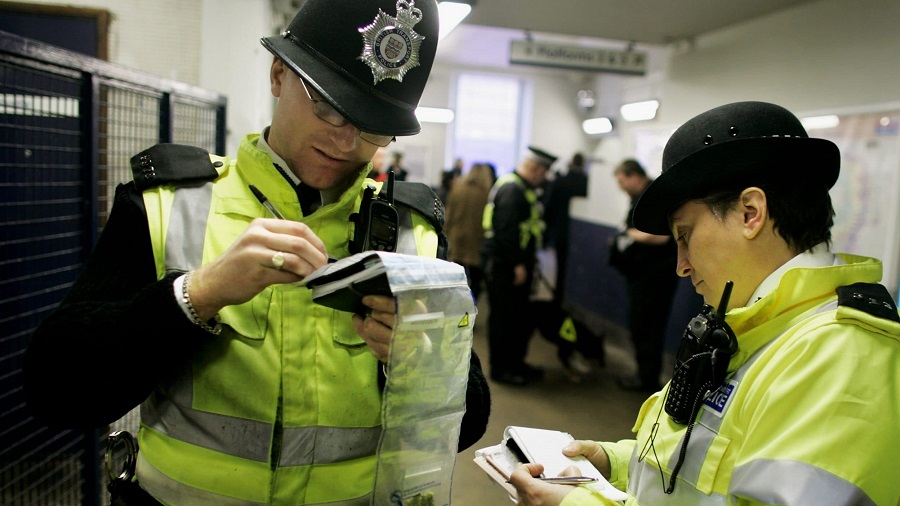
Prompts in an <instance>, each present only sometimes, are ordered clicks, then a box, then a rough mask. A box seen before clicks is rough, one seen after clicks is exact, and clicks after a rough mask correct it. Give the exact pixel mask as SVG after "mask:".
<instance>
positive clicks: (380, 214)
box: [350, 171, 400, 254]
mask: <svg viewBox="0 0 900 506" xmlns="http://www.w3.org/2000/svg"><path fill="white" fill-rule="evenodd" d="M385 186H386V188H384V189H383V190H384V191H381V192H379V193H378V194H377V195H376V194H375V187H374V186H372V185H369V186H368V187H367V188H366V189H365V191H363V198H362V204H360V206H359V213H356V214H354V215H353V216H351V217H350V219H351V221H353V222H354V223H355V224H356V228H355V229H354V232H353V241H351V242H350V253H351V254H353V253H359V252H362V251H368V250H379V251H397V235H398V233H399V228H400V215H399V213H398V212H397V209H396V208H395V207H394V172H393V171H389V172H388V180H387V181H386V182H385Z"/></svg>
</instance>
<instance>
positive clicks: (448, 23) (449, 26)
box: [438, 0, 475, 40]
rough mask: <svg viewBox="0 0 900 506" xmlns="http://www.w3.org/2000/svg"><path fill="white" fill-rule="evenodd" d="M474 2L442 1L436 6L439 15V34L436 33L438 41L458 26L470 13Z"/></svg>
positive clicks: (472, 0)
mask: <svg viewBox="0 0 900 506" xmlns="http://www.w3.org/2000/svg"><path fill="white" fill-rule="evenodd" d="M474 3H475V0H469V1H468V2H467V1H465V0H456V1H444V2H440V3H439V4H438V12H439V15H440V32H438V40H441V39H443V38H444V37H446V36H447V34H449V33H450V32H451V31H452V30H453V29H454V28H456V25H458V24H459V23H460V22H461V21H462V20H463V19H465V17H466V16H468V15H469V13H470V12H472V4H474Z"/></svg>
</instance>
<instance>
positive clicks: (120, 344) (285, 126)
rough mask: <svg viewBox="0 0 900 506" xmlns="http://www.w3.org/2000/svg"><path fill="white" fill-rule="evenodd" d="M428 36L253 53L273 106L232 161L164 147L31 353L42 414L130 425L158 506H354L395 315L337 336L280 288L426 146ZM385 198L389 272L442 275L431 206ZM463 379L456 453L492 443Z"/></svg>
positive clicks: (315, 19) (360, 22)
mask: <svg viewBox="0 0 900 506" xmlns="http://www.w3.org/2000/svg"><path fill="white" fill-rule="evenodd" d="M437 35H438V12H437V4H436V2H435V0H367V1H365V2H361V1H358V0H308V1H306V2H305V3H304V4H303V6H302V8H301V9H300V11H299V12H298V14H297V15H296V17H295V18H294V20H293V21H292V22H291V24H290V26H289V27H288V29H287V30H285V31H284V32H283V33H282V34H280V35H277V36H272V37H266V38H264V39H262V44H263V45H264V46H265V48H266V49H268V50H269V51H270V52H272V53H273V55H274V58H273V62H272V65H271V70H270V81H271V90H272V94H273V95H274V96H275V97H277V98H278V101H277V105H276V106H275V112H274V116H273V118H272V123H271V126H269V127H268V128H267V129H265V130H264V131H263V133H262V134H261V135H260V134H251V135H248V136H247V137H246V138H245V139H244V140H243V142H242V144H241V146H240V148H239V151H238V154H237V157H236V158H220V157H213V158H212V161H211V160H210V157H209V156H208V155H207V154H205V152H204V153H200V154H199V155H198V153H197V150H192V149H189V148H186V147H183V146H172V145H159V146H155V147H153V148H150V149H148V150H147V151H145V152H143V153H141V154H139V155H138V156H136V157H135V158H134V159H133V168H134V172H135V181H134V182H133V183H130V184H128V185H122V186H120V187H119V189H118V191H117V195H116V201H115V205H114V207H113V210H112V214H111V216H110V220H109V222H108V224H107V226H106V227H105V229H104V231H103V235H102V237H101V238H100V241H99V243H98V245H97V247H96V249H95V251H94V253H93V255H92V256H91V258H90V260H89V261H88V263H87V265H86V267H85V269H84V272H83V274H82V275H81V277H80V278H79V280H78V281H77V282H76V284H75V285H74V286H73V287H72V290H71V292H70V294H69V295H68V297H67V299H66V300H65V301H64V302H63V304H62V305H61V306H60V307H59V309H58V311H56V312H55V313H54V314H53V315H52V316H50V317H49V318H47V319H46V320H45V321H44V322H43V323H42V325H41V326H40V328H39V329H38V330H37V332H36V333H35V335H34V339H33V341H32V345H31V347H30V349H29V350H28V356H27V358H26V364H25V366H26V367H25V374H26V377H25V381H26V388H27V393H28V398H29V403H30V406H31V407H32V409H33V411H34V412H35V414H36V415H37V416H38V417H39V418H40V419H41V420H43V421H46V422H47V423H52V424H61V425H66V426H78V427H84V426H87V427H96V426H101V425H103V424H107V423H110V422H112V421H114V420H116V419H118V418H119V417H121V416H122V415H124V414H125V413H126V412H128V411H129V410H130V409H131V408H133V407H134V406H136V405H137V404H139V403H142V405H141V418H142V419H141V422H142V427H141V431H140V433H139V442H140V445H139V446H140V452H139V453H138V462H137V478H138V481H139V485H140V487H141V488H140V490H141V491H146V492H147V493H149V496H152V497H153V498H154V499H155V500H158V501H160V502H163V503H166V504H292V505H294V504H345V505H350V504H360V505H362V504H369V503H370V501H371V500H372V492H373V484H374V482H375V469H376V464H377V462H376V455H375V452H376V449H377V446H378V441H379V437H380V435H381V433H382V427H381V400H382V391H381V386H380V383H382V382H383V380H384V376H379V375H380V374H382V373H381V371H382V366H381V363H383V362H384V361H386V360H387V357H388V351H389V345H390V342H391V336H392V327H393V325H394V318H395V317H394V314H395V307H394V301H393V299H392V298H390V297H367V298H365V299H363V302H364V303H365V304H366V305H367V306H368V307H369V308H370V309H371V311H370V312H369V313H368V314H366V315H364V316H363V315H351V314H350V313H343V312H338V311H335V310H331V309H328V308H325V307H323V306H318V305H316V304H314V303H313V302H312V301H311V295H310V293H309V290H306V289H302V288H298V287H296V286H294V283H295V282H297V281H299V280H301V279H303V277H304V276H306V275H308V274H310V273H311V272H313V271H314V270H315V269H317V268H318V267H321V266H323V265H325V263H326V262H327V259H328V258H329V257H334V258H342V257H346V256H348V255H349V254H350V253H351V252H353V251H354V249H355V248H356V247H358V243H354V240H355V239H354V223H353V222H352V221H351V217H352V216H354V215H355V214H356V213H358V211H359V209H360V205H361V203H363V202H362V200H363V198H364V197H365V196H366V195H369V194H370V192H367V191H366V188H368V187H369V185H374V182H373V181H372V180H371V179H367V178H366V176H367V174H368V173H369V169H370V164H369V163H368V161H369V160H370V159H371V158H372V155H373V154H374V152H375V150H376V149H378V148H379V147H381V146H386V145H388V144H390V142H392V140H393V139H394V136H396V135H413V134H416V133H418V132H419V130H420V126H419V123H418V121H417V120H416V117H415V114H414V111H415V108H416V105H417V103H418V101H419V98H420V96H421V94H422V91H423V89H424V87H425V84H426V82H427V80H428V74H429V72H430V69H431V65H432V62H433V59H434V54H435V50H436V47H437ZM251 184H252V185H254V186H255V187H257V188H258V189H259V190H261V192H262V193H263V194H264V195H265V196H267V197H268V198H269V199H270V202H271V203H272V204H273V205H274V206H275V208H276V209H277V210H278V211H280V213H281V214H282V215H283V216H284V218H286V219H273V218H271V217H270V216H269V215H268V214H267V212H266V210H265V209H264V208H263V207H262V206H261V205H260V202H258V201H257V198H256V197H255V196H254V195H253V193H251V190H250V189H249V185H251ZM375 186H376V188H380V186H381V185H380V184H379V185H375ZM394 197H395V201H396V203H397V204H398V208H399V211H400V221H399V229H400V235H401V237H400V239H399V241H398V244H400V245H401V246H400V247H399V249H400V251H401V252H403V253H411V254H421V255H426V256H436V255H438V256H440V255H443V254H444V252H445V246H446V242H445V240H444V238H443V236H442V232H441V229H440V228H441V212H440V204H439V201H437V200H436V198H435V196H434V194H433V193H432V192H431V191H430V190H429V189H428V188H427V186H425V185H421V184H412V183H407V184H405V185H400V184H399V183H398V185H397V188H396V192H395V195H394ZM355 226H356V227H359V226H361V223H359V222H358V220H357V223H355ZM472 357H473V358H472V363H471V367H470V375H469V381H468V392H467V396H466V401H467V402H466V405H467V409H468V411H467V413H466V415H465V417H464V419H463V422H462V428H461V435H460V438H459V448H465V447H468V446H470V445H471V444H472V443H474V442H475V441H477V440H478V439H479V438H480V437H481V435H482V434H483V433H484V430H485V427H486V424H487V415H488V402H489V394H488V390H487V386H486V382H485V381H484V378H483V376H482V375H481V372H480V366H479V364H478V359H477V357H475V356H474V355H472ZM60 378H63V379H64V380H63V381H60V380H59V379H60ZM146 499H147V501H148V503H149V501H151V500H153V499H150V498H146Z"/></svg>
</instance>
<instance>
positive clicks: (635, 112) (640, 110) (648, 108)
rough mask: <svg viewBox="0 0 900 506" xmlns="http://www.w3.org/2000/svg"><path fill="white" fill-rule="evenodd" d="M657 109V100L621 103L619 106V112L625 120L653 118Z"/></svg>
mask: <svg viewBox="0 0 900 506" xmlns="http://www.w3.org/2000/svg"><path fill="white" fill-rule="evenodd" d="M657 109H659V100H645V101H643V102H633V103H631V104H625V105H623V106H622V107H621V108H619V114H621V115H622V119H624V120H625V121H644V120H648V119H653V118H655V117H656V110H657Z"/></svg>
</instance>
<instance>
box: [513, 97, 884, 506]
mask: <svg viewBox="0 0 900 506" xmlns="http://www.w3.org/2000/svg"><path fill="white" fill-rule="evenodd" d="M839 166H840V153H839V151H838V148H837V146H835V145H834V144H833V143H831V142H829V141H827V140H823V139H814V138H810V137H808V135H807V133H806V131H805V130H804V129H803V127H802V125H801V124H800V121H799V120H798V119H797V118H796V117H795V116H794V115H793V114H791V113H790V112H789V111H787V110H786V109H784V108H782V107H779V106H777V105H773V104H769V103H764V102H739V103H733V104H728V105H724V106H721V107H717V108H715V109H712V110H710V111H707V112H705V113H703V114H701V115H699V116H697V117H695V118H694V119H692V120H690V121H688V122H687V123H686V124H684V125H683V126H682V127H681V128H679V129H678V130H677V131H676V132H675V133H674V134H673V135H672V138H671V139H670V140H669V142H668V143H667V145H666V148H665V151H664V153H663V173H662V175H661V176H660V177H658V178H657V179H656V180H655V181H654V183H653V184H651V185H650V187H649V188H648V189H647V190H646V191H645V192H644V194H643V196H642V197H641V199H640V201H639V202H638V204H637V207H636V209H635V213H634V223H635V226H636V227H637V228H638V229H640V230H643V231H645V232H648V233H652V234H664V233H667V232H668V233H671V234H672V235H673V236H674V237H675V239H676V240H677V243H678V263H677V266H676V271H677V272H678V274H679V275H680V276H683V277H689V278H690V280H691V282H692V284H693V285H694V287H695V289H696V290H697V293H699V294H701V295H702V296H703V297H704V298H705V300H706V303H707V304H709V305H710V306H711V307H710V308H707V309H708V310H707V311H704V312H703V313H702V314H701V315H700V316H698V318H696V319H695V320H694V321H692V324H691V326H690V327H689V328H688V330H687V331H686V333H685V339H683V340H682V347H683V348H682V352H683V353H682V352H680V353H679V357H678V365H677V366H676V371H675V377H674V378H673V380H672V381H671V382H670V383H669V384H668V385H667V386H666V388H664V389H663V391H662V392H659V393H657V394H655V395H653V396H652V397H650V399H648V400H647V401H646V402H645V403H644V406H643V407H642V408H641V411H640V414H639V417H638V420H637V423H636V425H635V427H636V428H637V437H636V440H630V441H620V442H617V443H597V442H593V441H578V442H575V443H573V444H572V445H570V446H569V447H568V448H566V449H565V451H564V452H565V453H567V454H568V455H577V454H581V455H585V456H586V457H588V458H589V459H590V460H591V462H593V463H594V464H595V465H596V466H597V467H598V469H600V470H601V471H602V472H603V474H604V475H605V476H607V477H608V478H609V479H610V481H611V482H612V484H613V485H615V486H616V487H618V488H620V489H622V490H626V489H627V491H628V493H629V496H630V497H629V499H628V500H627V501H626V504H628V505H637V504H644V505H650V504H654V505H656V504H703V505H726V504H742V505H743V504H746V505H752V504H788V505H813V504H829V505H859V504H872V505H874V504H879V505H892V506H893V505H897V504H900V480H897V473H896V471H895V467H896V465H895V463H896V460H897V455H898V452H900V367H898V366H897V365H898V364H900V316H898V312H897V307H896V305H895V304H894V301H893V300H892V299H891V296H890V294H888V292H887V290H886V289H885V288H884V287H883V286H882V285H880V284H878V283H879V281H880V279H881V275H882V267H881V262H880V261H879V260H876V259H874V258H867V257H862V256H857V255H849V254H834V253H832V252H831V251H830V248H829V246H830V242H831V227H832V224H833V216H834V211H833V208H832V204H831V199H830V197H829V194H828V190H829V189H830V188H831V187H832V186H833V185H834V184H835V182H836V181H837V179H838V171H839ZM730 282H733V285H731V283H730ZM731 286H733V289H730V297H729V296H728V295H727V294H728V293H729V288H728V287H731ZM717 306H722V307H717ZM709 310H715V311H716V313H715V314H722V315H724V323H722V322H721V319H720V318H718V317H716V316H712V313H710V312H709ZM726 311H727V312H726ZM726 364H727V367H722V366H724V365H726ZM540 470H541V468H540V466H537V465H530V466H527V467H526V466H522V467H521V468H520V469H518V470H517V471H516V472H515V473H514V475H513V476H512V478H511V481H512V482H513V484H514V485H515V486H516V487H517V488H519V489H520V490H521V491H523V492H526V493H527V497H528V499H527V500H526V501H525V504H529V505H535V504H542V505H544V504H562V505H566V506H570V505H590V504H606V503H607V501H606V500H605V499H604V498H603V497H601V496H600V495H599V494H597V493H596V492H594V491H592V490H591V489H589V488H587V487H580V488H579V489H577V490H575V489H573V488H572V487H568V488H564V487H557V488H553V486H548V485H547V484H544V483H542V482H540V481H537V480H534V479H532V478H531V477H530V474H537V473H538V472H540ZM522 495H526V494H522Z"/></svg>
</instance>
